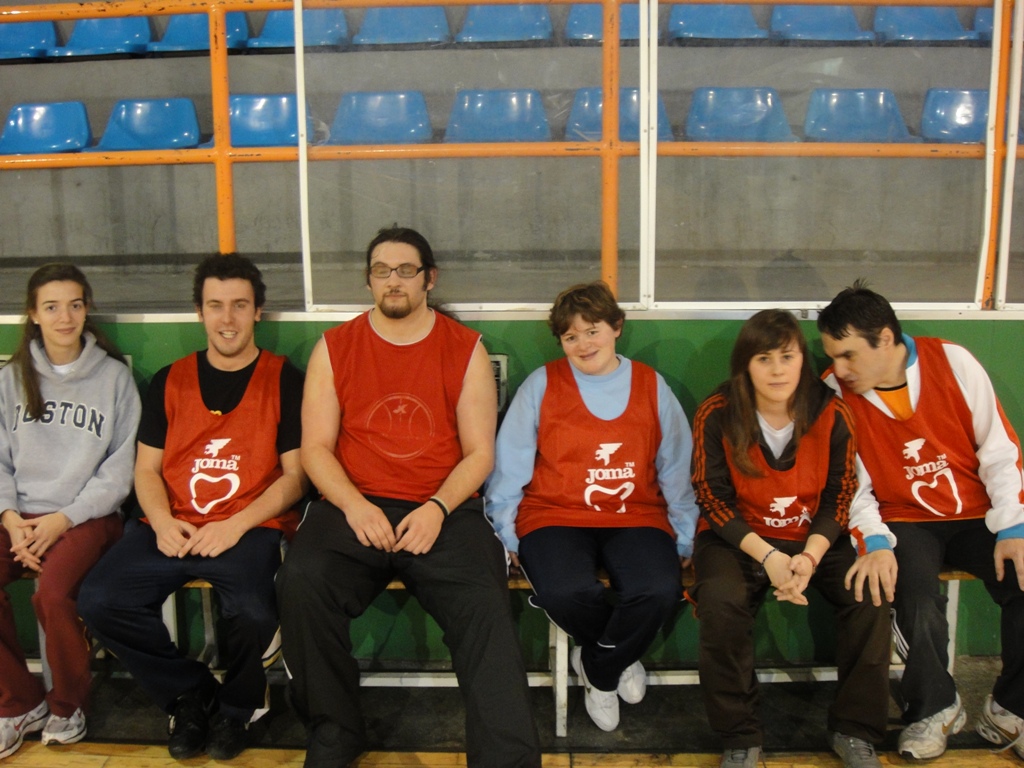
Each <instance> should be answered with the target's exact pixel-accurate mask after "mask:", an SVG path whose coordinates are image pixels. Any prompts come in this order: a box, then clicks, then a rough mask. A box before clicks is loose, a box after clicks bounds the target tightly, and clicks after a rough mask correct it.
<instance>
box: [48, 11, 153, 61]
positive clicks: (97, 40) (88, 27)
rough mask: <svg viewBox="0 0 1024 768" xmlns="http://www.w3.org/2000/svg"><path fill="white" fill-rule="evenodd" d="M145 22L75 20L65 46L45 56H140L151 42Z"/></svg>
mask: <svg viewBox="0 0 1024 768" xmlns="http://www.w3.org/2000/svg"><path fill="white" fill-rule="evenodd" d="M152 39H153V38H152V32H151V31H150V28H149V19H148V18H146V17H145V16H131V17H125V18H119V19H118V18H106V19H79V20H78V21H76V22H75V27H74V29H73V30H71V37H69V38H68V44H67V45H65V46H63V47H56V48H50V49H49V51H47V54H46V55H47V56H52V57H60V56H110V55H115V54H132V53H135V54H141V53H145V52H146V46H147V45H149V43H150V42H151V41H152Z"/></svg>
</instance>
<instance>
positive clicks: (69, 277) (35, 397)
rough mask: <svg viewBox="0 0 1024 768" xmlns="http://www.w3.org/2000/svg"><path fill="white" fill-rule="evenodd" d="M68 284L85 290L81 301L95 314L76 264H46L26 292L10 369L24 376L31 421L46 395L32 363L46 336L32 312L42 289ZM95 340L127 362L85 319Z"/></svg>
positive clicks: (89, 319)
mask: <svg viewBox="0 0 1024 768" xmlns="http://www.w3.org/2000/svg"><path fill="white" fill-rule="evenodd" d="M61 281H69V282H73V283H78V284H79V285H80V286H82V299H83V301H85V308H86V312H87V313H88V312H89V311H91V310H92V308H93V301H92V286H91V285H89V281H88V280H86V279H85V275H83V274H82V271H81V270H80V269H79V268H78V267H76V266H75V265H74V264H61V263H55V264H44V265H43V266H41V267H40V268H39V269H37V270H36V271H35V272H33V273H32V276H31V277H30V278H29V279H28V289H27V290H26V292H25V323H24V325H23V326H22V330H21V341H20V342H18V348H17V349H16V350H15V351H14V354H13V355H11V359H10V362H9V365H14V366H17V367H18V371H19V373H20V375H21V387H22V389H23V390H24V391H25V413H26V414H27V415H28V417H29V418H31V419H38V418H39V417H40V416H42V415H43V394H42V392H41V390H40V389H39V373H38V372H37V371H36V367H35V365H34V364H33V363H32V342H34V341H37V340H38V341H39V342H40V343H42V338H43V333H42V331H41V330H40V329H39V326H38V325H36V324H35V323H34V322H32V317H31V316H30V315H29V312H31V311H32V310H34V309H35V308H36V300H37V299H38V298H39V289H40V288H42V287H43V286H44V285H46V284H47V283H53V282H61ZM84 331H88V332H89V333H91V334H92V335H93V336H95V337H96V345H97V346H98V347H100V348H101V349H102V350H103V351H104V352H106V353H107V354H108V355H109V356H110V357H112V358H114V359H115V360H120V361H121V362H122V363H123V362H125V359H124V355H122V354H121V353H120V352H119V351H118V349H117V347H115V346H114V344H113V343H112V342H111V341H109V340H108V339H107V337H106V336H104V335H103V332H102V331H100V329H99V328H97V327H96V324H95V323H94V322H93V319H92V317H90V316H89V315H88V314H86V316H85V328H84V329H83V332H84Z"/></svg>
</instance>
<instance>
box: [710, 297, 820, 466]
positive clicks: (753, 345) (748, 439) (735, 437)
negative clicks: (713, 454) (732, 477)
mask: <svg viewBox="0 0 1024 768" xmlns="http://www.w3.org/2000/svg"><path fill="white" fill-rule="evenodd" d="M791 343H792V344H795V345H796V347H797V348H798V349H799V350H800V354H801V355H803V364H802V365H801V369H800V381H799V382H798V383H797V387H796V390H795V391H794V392H793V396H792V397H791V398H790V402H789V413H790V416H792V417H793V440H794V442H795V443H796V444H799V442H800V438H801V437H802V436H803V435H804V434H806V433H807V430H808V428H809V427H810V422H811V392H812V390H813V387H814V382H815V377H814V372H813V371H812V370H811V356H810V353H809V352H808V351H807V340H806V339H805V338H804V334H803V332H802V331H801V330H800V324H799V323H798V322H797V320H796V318H795V317H793V315H791V314H790V313H789V312H786V311H784V310H781V309H764V310H761V311H760V312H758V313H757V314H756V315H754V316H753V317H751V318H750V319H749V320H747V322H745V323H744V324H743V327H742V328H740V333H739V335H738V336H737V337H736V343H735V344H734V345H733V348H732V357H731V358H730V360H729V380H728V381H727V382H725V384H723V385H722V391H724V393H725V395H726V397H727V399H728V403H727V405H726V406H725V438H726V440H728V441H729V445H730V447H731V448H732V452H733V462H734V464H735V465H736V468H737V469H738V470H739V471H740V472H741V473H742V474H744V475H747V476H748V477H757V476H758V475H759V473H758V471H757V468H756V467H755V466H754V463H753V462H752V461H751V459H750V448H751V446H754V445H757V442H758V437H759V436H760V434H761V427H760V426H759V425H758V422H757V399H756V395H755V393H754V383H753V382H752V381H751V380H750V372H749V368H750V361H751V360H752V359H754V357H755V356H757V355H759V354H761V353H762V352H771V351H772V350H773V349H782V348H783V347H785V346H787V345H789V344H791Z"/></svg>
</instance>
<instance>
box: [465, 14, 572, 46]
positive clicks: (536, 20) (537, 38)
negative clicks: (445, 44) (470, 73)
mask: <svg viewBox="0 0 1024 768" xmlns="http://www.w3.org/2000/svg"><path fill="white" fill-rule="evenodd" d="M553 37H554V30H553V29H552V27H551V14H550V13H548V8H547V6H546V5H471V6H469V8H468V9H467V10H466V20H465V21H463V23H462V29H461V30H460V31H459V33H458V34H457V35H456V36H455V42H457V43H527V42H550V41H551V40H552V39H553Z"/></svg>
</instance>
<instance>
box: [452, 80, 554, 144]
mask: <svg viewBox="0 0 1024 768" xmlns="http://www.w3.org/2000/svg"><path fill="white" fill-rule="evenodd" d="M444 140H445V141H448V142H462V141H467V142H468V141H551V127H550V126H549V125H548V116H547V114H546V113H545V112H544V102H543V100H542V98H541V95H540V91H536V90H532V89H521V90H494V91H459V92H458V93H457V94H455V103H454V104H452V111H451V115H450V116H449V117H448V128H447V129H446V130H445V134H444Z"/></svg>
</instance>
